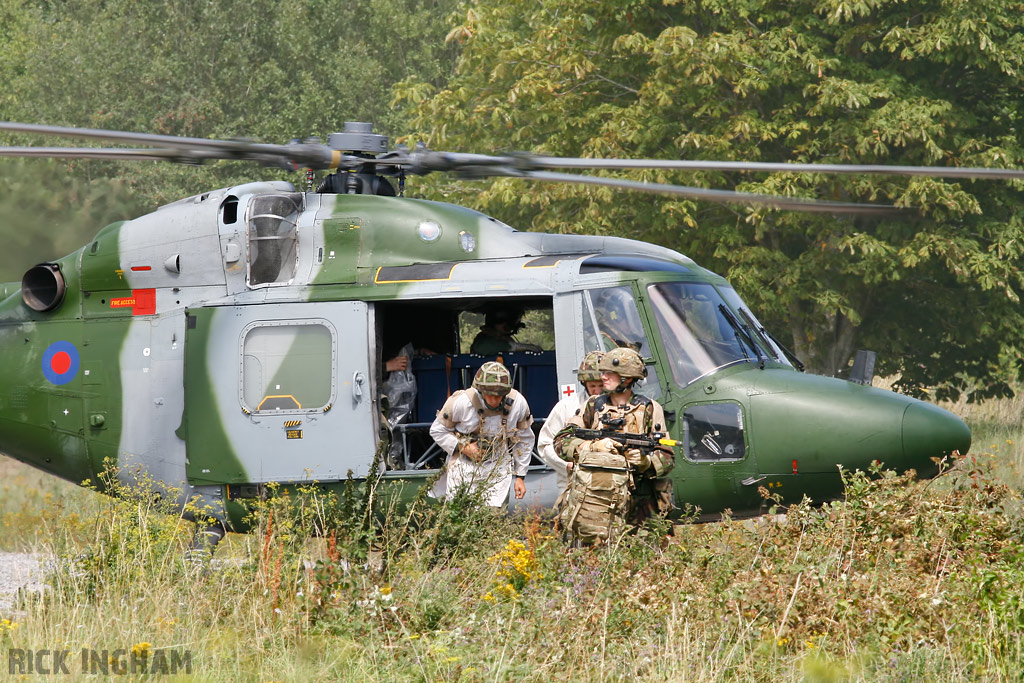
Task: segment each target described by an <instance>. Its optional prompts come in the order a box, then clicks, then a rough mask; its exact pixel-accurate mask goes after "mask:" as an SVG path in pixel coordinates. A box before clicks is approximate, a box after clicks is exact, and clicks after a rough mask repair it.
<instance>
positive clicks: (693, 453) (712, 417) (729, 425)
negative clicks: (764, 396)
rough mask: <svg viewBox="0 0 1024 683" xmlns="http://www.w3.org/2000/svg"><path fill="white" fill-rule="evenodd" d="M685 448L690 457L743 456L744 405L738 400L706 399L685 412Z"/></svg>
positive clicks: (737, 458) (734, 457) (689, 407)
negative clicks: (740, 404) (735, 401)
mask: <svg viewBox="0 0 1024 683" xmlns="http://www.w3.org/2000/svg"><path fill="white" fill-rule="evenodd" d="M683 449H684V455H685V456H686V458H687V459H688V460H696V461H708V460H710V461H717V460H742V459H743V457H744V455H745V454H746V450H747V449H746V442H745V440H744V438H743V409H742V408H741V407H740V406H739V405H737V404H735V403H705V404H700V405H694V406H688V407H687V408H686V410H685V411H684V412H683Z"/></svg>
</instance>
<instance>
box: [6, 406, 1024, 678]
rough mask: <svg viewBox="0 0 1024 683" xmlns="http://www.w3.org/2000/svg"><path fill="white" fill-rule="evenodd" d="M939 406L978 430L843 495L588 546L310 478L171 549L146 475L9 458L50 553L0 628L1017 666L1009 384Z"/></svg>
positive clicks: (678, 665) (818, 672)
mask: <svg viewBox="0 0 1024 683" xmlns="http://www.w3.org/2000/svg"><path fill="white" fill-rule="evenodd" d="M953 409H954V410H956V411H957V412H958V413H960V414H961V415H963V416H964V418H965V419H966V420H967V421H968V423H969V424H970V425H971V427H972V429H973V431H974V439H975V445H974V448H973V452H972V454H971V456H969V457H968V458H967V459H965V460H964V461H963V462H961V463H960V464H959V465H958V466H957V467H956V468H954V470H953V471H952V472H950V473H948V474H946V475H944V476H943V477H940V478H939V479H937V480H934V481H932V482H923V483H922V482H907V481H904V480H902V479H901V478H900V477H897V476H895V475H893V474H891V473H883V476H881V477H875V478H869V477H867V476H863V475H859V474H855V475H851V476H850V477H849V479H848V482H847V491H848V495H847V499H846V500H845V501H842V502H837V503H834V504H831V505H827V506H823V507H817V508H814V507H804V506H797V507H795V508H792V509H790V511H789V514H787V515H785V516H773V517H765V518H762V519H759V520H756V521H747V522H742V523H740V522H730V521H723V522H721V523H714V524H702V525H683V526H679V527H676V529H675V534H674V535H673V536H672V537H671V538H670V539H668V540H667V541H666V540H665V538H664V536H663V535H661V534H659V533H656V532H642V533H640V534H638V535H636V536H632V537H628V538H625V539H623V540H622V541H621V542H620V543H618V544H617V545H615V546H612V547H607V548H604V549H601V550H599V551H597V552H594V551H589V550H581V549H568V548H566V546H565V545H564V544H563V543H562V542H561V541H560V540H559V539H557V538H555V537H554V536H553V534H552V532H551V529H550V525H549V524H548V523H547V522H545V521H543V520H537V519H513V518H506V517H501V516H495V515H493V514H492V513H490V512H488V511H487V510H481V509H480V508H479V507H478V506H476V505H474V504H472V501H458V502H455V503H452V504H448V505H444V506H414V508H413V509H412V510H411V511H408V510H407V511H401V512H398V511H395V510H384V511H378V513H379V514H378V517H377V518H376V521H374V522H372V523H370V520H369V519H368V518H365V517H364V516H362V514H361V513H362V512H364V511H365V510H364V501H363V500H361V499H360V498H358V497H354V498H351V499H344V497H343V499H342V500H326V499H324V498H323V497H322V495H321V494H319V493H318V492H316V491H313V490H308V491H300V492H296V493H295V494H293V495H292V496H290V497H289V500H288V501H287V504H286V501H284V500H282V499H277V500H274V501H271V502H268V503H265V504H263V505H261V506H259V507H258V508H257V509H255V510H254V513H253V514H254V521H255V524H256V532H255V533H253V534H250V535H247V536H236V535H231V536H229V537H228V539H227V540H226V541H225V542H224V543H222V544H221V546H220V547H219V548H218V550H217V556H216V558H215V559H214V560H213V562H212V563H211V562H202V561H194V562H186V561H184V560H183V556H184V550H185V548H186V547H187V545H188V541H189V538H190V529H189V526H188V525H186V524H183V523H181V522H179V521H178V520H177V519H176V518H175V517H174V516H173V515H166V514H160V509H161V504H160V502H159V501H158V500H155V499H154V498H153V496H151V495H147V494H146V493H145V492H141V493H140V492H125V497H124V498H123V499H113V498H109V497H106V496H99V495H97V494H94V493H92V492H90V491H88V490H85V489H81V488H79V487H75V486H72V485H70V484H65V483H62V482H59V481H57V480H55V479H53V478H50V477H48V476H46V475H42V474H40V473H36V472H35V471H34V470H31V469H29V468H26V467H23V466H21V465H18V464H16V463H12V462H11V461H6V460H5V461H3V462H0V494H2V496H0V523H2V525H3V529H4V534H3V540H2V549H5V550H32V551H35V552H43V553H47V554H49V555H51V556H53V557H55V558H56V564H55V566H54V568H53V570H52V572H51V575H50V577H49V586H50V587H49V589H48V590H47V591H46V593H45V594H43V595H41V596H40V595H35V594H26V595H22V596H20V597H19V599H18V600H17V601H16V603H15V605H14V607H13V608H12V611H11V613H10V614H0V619H2V621H0V649H2V650H3V651H4V653H5V654H4V659H5V661H7V660H8V653H9V652H10V651H11V650H12V648H14V649H18V648H21V649H34V650H39V649H46V648H49V649H57V648H65V649H68V650H69V651H71V652H72V656H71V659H70V660H69V669H70V672H71V674H72V675H71V676H70V677H69V676H63V677H59V678H61V680H69V679H72V680H73V679H74V678H76V677H81V675H82V662H81V661H80V653H81V652H82V649H83V648H85V650H86V657H87V660H88V662H87V664H88V666H87V667H86V668H87V669H88V668H89V666H91V667H92V669H91V670H92V671H98V670H99V667H100V666H101V660H103V662H104V663H105V664H106V666H107V667H108V668H109V671H108V673H122V672H123V673H126V674H128V675H131V673H132V671H131V668H132V667H133V666H134V667H135V674H136V676H140V675H141V674H142V672H143V671H144V670H147V671H148V670H152V671H156V672H157V673H158V674H159V676H157V675H153V674H151V676H152V678H153V679H159V680H176V679H180V680H210V681H222V680H223V681H292V680H317V681H320V680H352V681H356V680H359V681H363V680H416V681H504V680H512V679H516V680H528V681H532V680H544V681H562V680H566V681H568V680H574V681H575V680H583V681H589V680H594V681H598V680H634V679H637V678H640V679H645V680H671V681H676V680H687V681H718V680H730V681H731V680H740V681H776V680H810V681H846V680H871V681H878V680H882V681H906V680H924V679H930V680H943V681H958V680H963V681H967V680H971V681H974V680H996V681H998V680H1019V679H1020V677H1021V673H1020V672H1021V671H1024V646H1022V642H1021V636H1020V633H1021V632H1022V631H1024V563H1022V559H1024V533H1022V531H1024V523H1022V519H1021V514H1020V498H1019V491H1020V489H1021V476H1020V471H1021V466H1022V455H1024V454H1022V449H1021V446H1020V444H1021V443H1022V441H1024V435H1022V433H1021V432H1022V428H1021V424H1022V418H1024V402H1022V401H1021V400H1019V399H1014V400H1006V401H1000V402H991V403H988V404H985V405H982V406H968V405H957V406H953ZM364 522H365V523H364ZM314 527H318V528H327V529H331V530H333V533H332V534H329V535H328V538H326V539H325V538H323V537H313V536H312V535H311V533H310V530H311V529H312V528H314ZM368 550H369V551H370V552H368ZM104 651H105V652H104ZM186 653H187V654H188V657H189V659H188V665H189V670H190V672H191V673H190V674H186V673H183V671H184V668H183V667H184V662H183V660H182V658H183V657H184V655H185V654H186ZM175 657H177V659H176V660H175V659H174V658H175ZM173 663H177V665H178V673H177V674H176V675H172V674H171V673H170V669H171V667H170V664H173ZM164 673H166V674H167V675H163V674H164ZM31 678H32V680H35V679H37V678H39V677H36V676H33V677H31Z"/></svg>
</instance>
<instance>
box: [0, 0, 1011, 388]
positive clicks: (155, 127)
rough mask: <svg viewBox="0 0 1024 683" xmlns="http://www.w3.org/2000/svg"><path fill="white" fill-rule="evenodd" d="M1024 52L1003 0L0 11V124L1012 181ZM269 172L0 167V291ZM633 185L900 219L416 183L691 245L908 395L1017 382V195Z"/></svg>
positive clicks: (734, 182)
mask: <svg viewBox="0 0 1024 683" xmlns="http://www.w3.org/2000/svg"><path fill="white" fill-rule="evenodd" d="M453 10H454V12H455V14H454V15H453V14H452V13H453ZM452 16H454V17H455V18H454V20H452V21H449V17H452ZM456 60H457V61H456ZM1022 61H1024V4H1021V3H1019V2H1006V1H1005V0H916V1H914V2H906V1H905V0H729V1H728V2H727V1H725V0H703V1H701V2H680V1H679V0H620V1H619V2H615V3H594V2H585V1H584V0H538V1H537V2H535V3H529V4H527V5H524V4H522V3H506V2H498V1H497V0H462V2H458V0H377V1H376V2H373V3H371V2H369V0H352V2H349V3H346V5H345V6H344V7H338V6H337V5H332V4H331V3H325V2H322V1H321V0H303V1H301V2H297V3H286V4H282V3H275V2H268V1H266V0H255V1H249V2H245V3H242V2H238V1H237V0H226V1H225V2H218V3H200V4H196V3H185V4H179V5H173V4H172V5H159V4H153V3H141V4H140V3H135V2H130V1H129V0H83V2H79V3H72V4H67V3H54V2H49V1H47V0H38V1H31V0H0V79H2V81H3V83H4V84H5V87H4V88H2V89H0V118H3V119H8V120H21V121H31V122H38V123H50V124H58V125H75V126H91V127H102V128H114V129H122V130H138V131H144V132H155V133H168V134H176V135H189V136H196V137H216V138H231V137H251V138H255V139H258V140H262V141H275V142H283V141H286V140H287V139H290V138H292V137H303V136H307V135H321V136H323V135H325V134H327V133H329V132H332V131H335V130H339V129H340V127H341V124H342V122H343V121H345V120H368V121H373V122H374V124H375V126H376V128H377V129H378V130H379V131H380V132H384V133H387V134H390V135H392V136H398V135H401V134H403V133H405V132H407V131H409V130H410V129H411V130H413V131H414V132H415V134H414V135H412V136H410V137H409V138H408V139H410V140H411V139H415V138H416V137H420V138H422V139H425V140H427V141H428V142H429V144H430V145H431V146H433V147H435V148H441V149H454V150H458V151H474V152H493V151H498V150H509V149H513V150H515V149H520V150H529V151H536V152H542V153H548V154H557V155H567V156H601V157H612V156H615V157H634V158H636V157H655V158H690V159H725V160H752V161H801V162H833V163H878V164H935V165H971V166H1016V167H1020V166H1024V145H1022V139H1021V131H1020V126H1021V117H1022V102H1024V93H1022V87H1021V84H1022V80H1021V69H1022V68H1024V64H1022ZM453 65H454V69H453ZM396 83H397V86H396V85H395V84H396ZM28 141H29V140H28V139H27V138H23V137H11V138H10V139H7V140H5V141H4V142H5V143H6V144H24V143H26V142H28ZM32 142H36V141H32ZM45 144H54V143H53V141H47V142H46V143H45ZM609 173H611V172H609ZM280 177H282V175H281V172H280V171H278V170H273V169H258V168H253V167H252V166H249V165H241V164H237V163H222V164H216V165H211V166H209V167H204V168H200V169H197V168H189V167H179V166H171V165H167V164H157V163H152V162H143V163H134V164H124V163H101V162H95V161H90V162H86V161H76V162H44V161H36V160H19V161H6V162H0V179H2V180H0V215H3V216H4V220H3V221H2V223H0V234H2V236H4V238H5V239H6V240H7V243H8V244H15V245H18V249H19V250H20V249H22V248H23V249H24V250H25V251H26V252H28V253H23V254H18V255H17V256H18V258H17V259H15V258H14V257H13V255H12V256H10V257H8V256H5V257H4V259H5V260H0V270H2V271H3V272H0V277H2V278H3V279H14V278H17V277H19V276H20V274H21V272H22V271H23V270H24V267H25V263H26V259H27V260H29V261H32V260H33V259H36V260H40V259H44V258H53V257H55V256H58V255H61V254H62V253H65V250H70V249H72V248H74V246H76V245H78V244H81V243H84V242H85V241H86V240H87V239H89V237H91V236H92V234H94V233H95V232H96V230H97V229H98V228H99V227H101V226H102V225H103V224H104V223H107V222H110V221H112V220H116V219H120V218H127V217H131V216H133V215H137V214H138V213H141V212H143V211H147V210H150V209H152V208H154V207H155V206H157V205H158V204H161V203H164V202H167V201H172V200H174V199H177V198H180V197H182V196H186V195H189V194H193V193H195V192H199V191H203V190H207V189H210V188H214V187H221V186H224V185H228V184H232V183H237V182H243V181H249V180H254V179H260V178H280ZM632 177H637V178H640V179H645V180H654V181H663V182H676V183H683V184H692V185H698V186H707V187H718V188H735V189H740V190H746V191H753V192H771V193H782V194H787V195H796V196H804V197H816V198H827V199H837V200H842V201H873V202H881V203H893V204H895V205H897V206H901V207H906V210H905V211H903V212H902V214H901V215H898V216H895V217H892V218H885V219H866V218H850V217H837V216H830V215H815V216H810V215H803V214H798V213H794V212H783V211H773V210H764V209H743V208H737V207H731V206H720V205H708V204H705V203H701V202H694V201H690V200H674V199H664V198H660V197H658V198H653V199H652V197H650V196H644V195H638V194H632V193H628V192H622V191H612V190H609V189H606V188H580V187H575V186H568V185H558V186H546V187H537V186H532V187H527V186H526V184H525V183H524V181H520V180H514V179H502V180H497V181H493V182H489V183H487V184H479V183H470V184H457V183H454V182H452V181H451V180H450V179H444V178H431V179H427V180H426V181H425V182H424V181H417V182H416V183H415V184H413V185H412V188H411V189H412V191H414V192H415V191H418V192H423V193H427V194H429V195H430V196H432V197H435V198H441V199H448V200H451V201H456V202H458V203H462V204H465V205H468V206H472V207H474V208H478V209H481V210H483V211H486V212H488V213H491V214H493V215H496V216H498V217H500V218H502V219H503V220H505V221H506V222H508V223H510V224H513V225H516V226H517V227H520V228H522V229H533V230H545V231H554V232H559V231H561V232H587V233H606V234H615V235H622V236H626V237H633V238H638V239H643V240H648V241H652V242H656V243H660V244H663V245H666V246H669V247H672V248H675V249H678V250H680V251H682V252H684V253H687V254H688V255H690V256H692V257H693V258H694V259H696V260H697V261H698V262H699V263H701V264H702V265H704V266H706V267H708V268H710V269H712V270H715V271H717V272H719V273H722V274H723V275H725V276H726V277H728V278H729V279H730V281H731V282H732V283H733V284H734V285H735V286H736V287H737V289H738V290H739V291H740V292H741V294H742V295H743V296H744V297H745V298H746V299H747V300H748V302H749V303H750V304H751V306H752V308H753V309H754V310H756V311H757V312H758V315H759V317H761V319H762V320H763V321H764V322H765V323H766V324H767V325H768V327H769V328H770V329H772V330H775V331H776V334H777V336H780V337H783V338H784V339H785V340H788V341H791V342H792V347H793V349H794V350H795V351H796V352H797V354H798V355H799V356H801V357H802V358H803V359H805V360H806V361H807V362H808V365H809V367H810V368H811V369H812V370H814V371H817V372H823V373H826V374H836V373H842V372H844V371H845V368H846V366H847V364H848V362H849V360H850V358H851V356H852V354H853V352H854V351H855V350H856V349H857V348H872V349H875V350H877V351H878V352H879V366H878V370H879V372H882V373H896V372H898V373H900V374H901V377H902V380H901V382H902V387H903V388H904V389H906V390H910V391H915V392H921V391H923V390H924V388H925V387H930V386H936V385H937V386H938V387H939V389H940V396H950V395H955V394H957V393H958V392H960V391H973V392H974V393H973V395H974V396H975V397H984V396H994V395H1000V394H1004V393H1006V392H1007V391H1008V390H1009V385H1010V383H1012V382H1013V381H1014V380H1018V379H1021V378H1022V372H1024V371H1022V367H1024V364H1022V347H1021V343H1020V342H1019V341H1018V338H1019V336H1020V335H1019V331H1020V330H1021V329H1022V327H1024V315H1022V313H1021V307H1020V302H1019V296H1020V292H1021V289H1022V286H1024V282H1022V278H1021V272H1020V264H1021V249H1022V244H1024V240H1022V225H1021V218H1020V216H1019V212H1018V211H1017V207H1018V206H1019V205H1020V202H1021V199H1022V197H1021V194H1022V193H1021V191H1022V186H1021V184H1020V183H1013V182H1007V181H962V182H949V181H939V180H934V179H927V178H915V179H906V178H895V177H888V176H841V177H836V176H824V175H817V174H741V173H724V172H695V173H685V174H684V173H669V172H663V171H648V172H644V173H636V174H633V176H632ZM294 180H296V181H297V182H299V181H300V179H299V178H294ZM26 225H27V226H31V228H32V231H29V230H27V229H26ZM74 225H79V226H81V227H80V229H79V230H77V231H76V230H74V229H69V228H71V227H73V226H74ZM37 235H38V236H39V237H38V238H36V237H34V236H37ZM13 252H14V250H9V251H8V253H9V254H12V253H13ZM33 262H34V261H33ZM780 332H781V334H780Z"/></svg>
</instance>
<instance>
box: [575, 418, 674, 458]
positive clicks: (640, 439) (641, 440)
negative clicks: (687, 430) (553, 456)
mask: <svg viewBox="0 0 1024 683" xmlns="http://www.w3.org/2000/svg"><path fill="white" fill-rule="evenodd" d="M572 436H574V437H576V438H577V439H586V440H587V441H594V440H597V439H611V440H612V441H614V442H615V443H617V444H620V445H622V446H623V447H624V448H639V449H640V450H641V451H644V452H650V451H653V450H654V449H655V448H657V447H658V446H668V447H670V448H671V447H673V446H676V445H678V444H679V443H680V442H679V441H676V440H675V439H669V438H668V434H665V433H664V432H654V433H653V434H650V435H648V434H630V433H628V432H617V431H615V430H614V429H583V428H581V427H576V426H575V425H573V427H572Z"/></svg>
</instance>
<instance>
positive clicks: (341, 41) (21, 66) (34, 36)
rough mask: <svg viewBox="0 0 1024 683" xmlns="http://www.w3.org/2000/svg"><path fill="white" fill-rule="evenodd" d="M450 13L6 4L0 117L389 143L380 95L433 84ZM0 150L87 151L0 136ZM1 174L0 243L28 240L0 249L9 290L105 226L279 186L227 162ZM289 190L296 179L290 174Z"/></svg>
mask: <svg viewBox="0 0 1024 683" xmlns="http://www.w3.org/2000/svg"><path fill="white" fill-rule="evenodd" d="M453 5H454V0H383V1H380V0H378V1H375V2H370V1H369V0H355V1H354V2H348V3H346V4H345V6H344V7H339V6H335V5H331V4H328V3H323V2H319V1H316V0H309V1H306V2H299V3H279V2H263V1H259V0H258V1H257V2H251V1H248V2H237V1H233V0H232V1H229V2H214V3H186V4H183V5H176V4H171V5H166V4H160V3H156V4H154V3H143V4H139V3H135V2H129V1H127V0H114V1H113V2H110V1H107V0H85V1H84V2H79V3H72V4H70V5H68V4H66V3H42V2H41V3H34V2H24V1H23V0H4V1H3V2H2V3H0V37H2V38H3V39H2V40H0V82H3V83H4V88H3V89H2V90H0V119H2V120H10V121H27V122H31V123H45V124H51V125H69V126H81V127H92V128H108V129H115V130H128V131H139V132H145V133H159V134H168V135H184V136H190V137H201V138H203V137H216V138H220V139H224V138H236V137H241V138H255V139H259V140H261V141H266V142H280V143H284V142H286V141H288V140H289V139H291V138H295V137H307V136H314V135H318V136H321V137H325V136H326V135H327V134H328V133H331V132H334V131H338V130H341V129H342V126H343V123H344V121H346V120H359V121H370V122H373V123H374V124H375V127H376V129H377V130H378V131H379V132H383V133H385V134H392V135H394V134H397V133H399V132H401V131H403V130H404V128H405V127H406V126H405V122H406V120H407V114H406V113H405V112H404V110H402V109H400V108H394V107H392V106H391V94H390V88H391V84H392V83H394V82H396V81H399V80H401V79H405V78H408V77H411V76H413V75H415V76H416V77H417V78H418V79H419V80H420V81H422V82H424V83H428V84H435V83H436V84H439V83H441V82H443V81H444V79H445V78H446V76H447V74H448V72H449V71H450V70H451V64H452V58H453V52H454V46H449V45H445V44H444V42H443V36H444V34H445V32H446V31H447V27H446V25H445V23H444V17H445V16H446V15H447V14H448V12H449V11H450V8H451V7H452V6H453ZM0 144H5V145H6V144H42V145H45V146H58V145H68V146H76V145H88V144H90V143H88V142H86V143H82V142H80V141H74V140H70V141H67V140H59V139H52V138H51V139H45V140H38V139H33V138H31V137H29V136H5V139H4V140H2V141H0ZM0 177H3V178H5V181H4V186H2V187H0V190H2V194H0V216H3V220H0V237H3V238H4V239H5V240H11V239H14V240H35V241H37V242H38V243H33V245H32V246H33V249H32V250H26V252H25V253H24V254H21V253H20V252H18V251H15V250H11V249H7V250H5V253H6V254H8V259H7V260H5V261H3V262H0V277H2V278H4V279H7V280H15V279H20V277H21V275H22V273H23V272H24V271H25V269H27V268H28V267H29V266H31V265H33V264H34V263H36V262H37V261H39V260H43V259H55V258H59V257H61V256H63V255H65V254H66V253H68V252H69V251H72V250H73V249H75V248H78V247H79V246H81V245H82V244H83V243H85V242H86V241H87V240H88V239H89V238H90V237H92V236H93V235H94V234H95V233H96V232H97V231H98V230H99V229H100V228H101V227H103V225H106V224H107V223H110V222H113V221H115V220H123V219H126V218H132V217H134V216H136V215H138V214H139V213H142V212H145V211H151V210H153V209H155V208H156V207H157V206H159V205H161V204H164V203H167V202H170V201H174V200H177V199H180V198H182V197H185V196H189V195H192V194H196V193H198V192H203V191H207V190H210V189H213V188H217V187H224V186H226V185H231V184H238V183H243V182H249V181H252V180H269V179H280V178H282V177H284V176H283V175H282V171H281V170H280V169H260V168H257V167H254V166H252V165H251V164H239V163H222V164H216V165H211V166H208V167H202V168H195V167H187V166H175V165H170V164H160V163H150V162H138V163H124V162H117V163H105V162H98V161H70V162H61V163H54V162H45V161H39V160H25V161H21V162H16V163H15V162H5V163H4V164H3V167H2V168H0ZM290 179H291V180H292V181H293V182H296V183H297V184H299V183H302V182H304V180H303V178H302V177H301V176H299V175H298V174H295V175H293V176H292V177H291V178H290ZM58 233H59V235H60V237H59V238H58V237H54V235H56V234H58ZM69 244H70V246H68V245H69ZM19 246H20V244H19ZM37 254H39V255H37ZM21 256H23V257H24V258H27V259H28V260H18V259H19V257H21ZM32 259H34V260H32ZM9 261H10V262H9Z"/></svg>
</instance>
